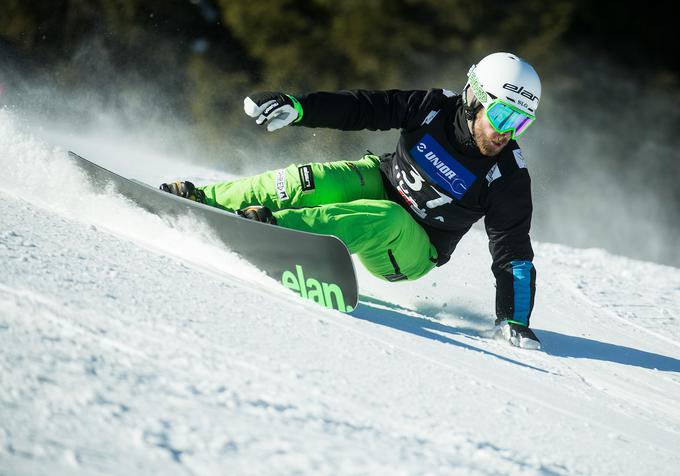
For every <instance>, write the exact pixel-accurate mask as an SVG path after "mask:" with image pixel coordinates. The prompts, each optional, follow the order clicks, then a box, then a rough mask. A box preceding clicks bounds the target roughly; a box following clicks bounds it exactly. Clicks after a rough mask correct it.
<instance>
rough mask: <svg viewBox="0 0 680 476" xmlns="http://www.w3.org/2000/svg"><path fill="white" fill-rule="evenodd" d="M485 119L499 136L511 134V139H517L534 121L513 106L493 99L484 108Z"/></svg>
mask: <svg viewBox="0 0 680 476" xmlns="http://www.w3.org/2000/svg"><path fill="white" fill-rule="evenodd" d="M485 109H486V118H487V119H488V120H489V122H490V123H491V125H492V126H493V128H494V129H496V131H498V133H499V134H503V133H505V132H512V136H511V137H512V139H517V138H518V137H519V136H521V135H522V134H523V133H524V131H526V130H527V128H528V127H529V126H530V125H531V124H533V122H534V121H535V120H536V117H535V116H532V115H530V114H527V113H526V112H524V111H521V110H520V109H518V108H516V107H515V106H513V105H511V104H508V103H506V102H503V101H502V100H500V99H494V100H493V101H492V102H491V104H489V105H488V106H487V107H486V108H485Z"/></svg>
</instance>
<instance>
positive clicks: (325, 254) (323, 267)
mask: <svg viewBox="0 0 680 476" xmlns="http://www.w3.org/2000/svg"><path fill="white" fill-rule="evenodd" d="M69 157H70V158H71V159H73V160H74V161H75V163H76V164H77V165H78V167H79V168H80V169H81V170H83V171H84V172H85V173H86V174H87V176H88V178H89V179H90V180H91V181H92V182H93V183H94V184H95V185H96V186H98V187H101V188H102V189H104V188H106V187H107V186H108V185H111V186H113V187H114V189H115V190H116V191H117V192H118V193H120V194H121V195H123V196H125V197H127V198H128V199H130V200H132V201H133V202H134V203H136V204H137V205H139V206H140V207H142V208H144V209H146V210H147V211H149V212H151V213H153V214H156V215H159V216H161V217H168V218H172V217H177V216H181V215H192V216H194V217H195V218H197V219H199V220H200V221H202V222H203V223H205V224H207V225H208V226H209V227H210V228H211V229H212V230H214V232H215V234H216V235H217V237H218V238H219V239H220V240H221V241H223V242H224V244H225V245H226V247H227V248H229V249H230V250H231V251H233V252H235V253H237V254H239V255H240V256H241V257H243V258H244V259H246V260H247V261H249V262H250V263H252V264H253V265H255V266H256V267H258V268H259V269H261V270H262V271H264V272H265V273H266V274H267V275H269V276H271V277H272V278H274V279H276V280H277V281H279V282H280V283H281V284H282V285H283V286H284V287H286V288H288V289H290V290H292V291H294V292H295V293H297V294H298V295H300V297H302V298H304V299H308V300H311V301H314V302H316V303H317V304H320V305H322V306H324V307H327V308H330V309H336V310H339V311H341V312H351V311H352V310H354V308H355V307H356V306H357V303H358V301H359V291H358V287H357V279H356V273H355V270H354V263H353V262H352V258H351V255H350V253H349V250H348V249H347V247H346V246H345V244H344V243H343V242H342V241H340V239H338V238H336V237H334V236H329V235H319V234H315V233H308V232H304V231H297V230H292V229H289V228H283V227H279V226H275V225H270V224H267V223H260V222H256V221H253V220H249V219H247V218H243V217H241V216H238V215H237V214H236V213H231V212H228V211H225V210H222V209H219V208H216V207H211V206H208V205H204V204H202V203H198V202H194V201H191V200H187V199H185V198H181V197H178V196H176V195H172V194H170V193H167V192H163V191H161V190H160V189H158V188H156V187H151V186H149V185H147V184H145V183H142V182H140V181H137V180H134V179H128V178H125V177H123V176H121V175H118V174H116V173H114V172H111V171H110V170H107V169H105V168H103V167H101V166H99V165H97V164H95V163H93V162H90V161H89V160H87V159H85V158H83V157H81V156H79V155H77V154H75V153H74V152H69Z"/></svg>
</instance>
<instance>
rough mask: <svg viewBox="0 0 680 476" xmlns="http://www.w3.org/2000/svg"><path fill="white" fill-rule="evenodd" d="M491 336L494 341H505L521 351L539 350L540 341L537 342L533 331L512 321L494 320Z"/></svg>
mask: <svg viewBox="0 0 680 476" xmlns="http://www.w3.org/2000/svg"><path fill="white" fill-rule="evenodd" d="M493 335H494V337H495V338H496V339H503V340H507V341H508V342H510V343H511V344H512V345H514V346H515V347H521V348H522V349H535V350H538V349H540V348H541V341H540V340H538V337H536V334H534V331H532V330H531V329H529V327H528V326H523V325H522V324H517V323H516V322H513V321H507V320H505V319H496V327H495V329H494V333H493Z"/></svg>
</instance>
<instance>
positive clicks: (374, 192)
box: [161, 53, 541, 348]
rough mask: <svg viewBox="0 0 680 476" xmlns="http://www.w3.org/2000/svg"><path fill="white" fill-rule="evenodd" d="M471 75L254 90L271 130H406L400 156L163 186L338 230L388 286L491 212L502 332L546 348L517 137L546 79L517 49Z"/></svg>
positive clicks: (252, 101)
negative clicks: (421, 82)
mask: <svg viewBox="0 0 680 476" xmlns="http://www.w3.org/2000/svg"><path fill="white" fill-rule="evenodd" d="M467 77H468V80H467V82H466V84H465V86H464V88H463V91H462V93H460V94H456V93H454V92H452V91H449V90H446V89H430V90H427V91H400V90H390V91H366V90H354V91H339V92H313V93H309V94H302V95H297V96H292V95H288V94H284V93H281V92H259V93H256V94H252V95H250V96H249V97H247V98H245V100H244V109H245V112H246V114H248V115H249V116H250V117H253V118H256V122H257V124H259V125H266V127H267V130H268V131H275V130H277V129H280V128H282V127H284V126H288V125H291V126H303V127H324V128H333V129H340V130H361V129H369V130H388V129H395V128H398V129H400V130H401V136H400V139H399V142H398V144H397V147H396V151H395V152H391V153H387V154H383V155H381V156H377V155H373V154H370V153H369V154H367V155H364V156H363V158H361V159H360V160H357V161H339V162H328V163H307V164H299V165H298V164H296V165H290V166H289V167H287V168H284V169H280V170H274V171H269V172H265V173H263V174H260V175H256V176H253V177H247V178H241V179H237V180H233V181H230V182H224V183H215V184H211V185H206V186H200V187H195V186H194V185H193V184H192V183H191V182H186V181H184V182H182V181H179V182H174V183H167V184H162V185H161V189H162V190H164V191H166V192H170V193H173V194H175V195H179V196H183V197H185V198H189V199H192V200H197V201H200V202H203V203H206V204H208V205H212V206H216V207H220V208H223V209H226V210H230V211H234V212H237V213H239V214H240V215H242V216H245V217H247V218H250V219H254V220H258V221H262V222H266V223H271V224H276V225H278V226H283V227H289V228H294V229H297V230H304V231H311V232H316V233H321V234H330V235H335V236H337V237H338V238H340V239H341V240H342V241H343V242H344V243H345V244H346V245H347V247H348V248H349V250H350V251H351V252H352V253H355V254H357V255H358V257H359V259H360V260H361V261H362V263H363V264H364V266H365V267H366V268H367V269H368V270H369V271H370V272H371V273H372V274H374V275H376V276H378V277H380V278H382V279H385V280H387V281H402V280H414V279H418V278H420V277H422V276H423V275H425V274H426V273H428V272H429V271H430V270H432V269H433V268H434V267H435V266H442V265H443V264H445V263H446V262H448V261H449V259H450V257H451V254H452V253H453V251H454V249H455V248H456V245H457V243H458V242H459V241H460V239H461V238H462V237H463V235H464V234H465V233H467V231H468V230H470V228H471V226H472V225H473V224H474V223H475V222H476V221H478V220H479V219H480V218H482V217H484V219H485V221H484V223H485V226H486V231H487V234H488V237H489V249H490V251H491V255H492V258H493V265H492V271H493V274H494V276H495V278H496V317H497V319H496V329H495V333H496V335H497V336H499V337H501V336H502V337H504V338H505V339H507V340H509V341H510V342H511V343H512V344H514V345H516V346H519V347H524V348H539V347H540V343H539V340H538V338H537V337H536V335H535V334H534V332H533V331H532V330H531V329H530V328H529V318H530V315H531V311H532V309H533V304H534V296H535V279H536V270H535V268H534V266H533V263H532V260H533V256H534V253H533V250H532V247H531V241H530V238H529V229H530V226H531V214H532V199H531V184H530V178H529V173H528V171H527V168H526V164H525V162H524V160H523V158H522V152H521V150H520V148H519V146H518V144H517V143H516V142H515V139H517V138H518V137H519V136H521V135H522V134H523V133H524V132H525V131H526V129H527V128H528V127H529V126H530V125H531V124H532V123H533V122H534V120H535V117H536V108H537V106H538V103H539V99H540V95H541V82H540V79H539V77H538V74H537V73H536V71H535V70H534V68H533V67H532V66H531V65H530V64H528V63H527V62H526V61H524V60H522V59H520V58H518V57H517V56H515V55H513V54H509V53H493V54H491V55H488V56H486V57H485V58H483V59H482V60H481V61H479V63H477V64H475V65H473V66H472V67H471V68H470V70H469V72H468V74H467Z"/></svg>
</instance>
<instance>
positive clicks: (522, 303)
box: [485, 169, 536, 326]
mask: <svg viewBox="0 0 680 476" xmlns="http://www.w3.org/2000/svg"><path fill="white" fill-rule="evenodd" d="M498 182H499V183H497V184H496V183H494V184H493V186H492V187H491V190H490V191H489V195H488V202H487V203H488V206H487V214H486V217H485V226H486V232H487V235H488V236H489V251H491V257H492V259H493V264H492V265H491V270H492V271H493V274H494V276H495V277H496V317H497V318H498V319H508V320H511V321H515V322H517V323H519V324H524V325H527V326H528V325H529V318H530V316H531V311H532V309H533V307H534V298H535V295H536V269H535V268H534V265H533V262H532V261H533V259H534V252H533V249H532V247H531V240H530V238H529V229H530V228H531V214H532V209H533V207H532V201H531V179H530V178H529V173H528V172H527V170H526V169H517V170H516V171H515V172H514V173H513V174H512V175H510V176H508V177H504V178H503V180H502V181H501V180H499V181H498ZM500 182H502V183H500Z"/></svg>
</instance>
